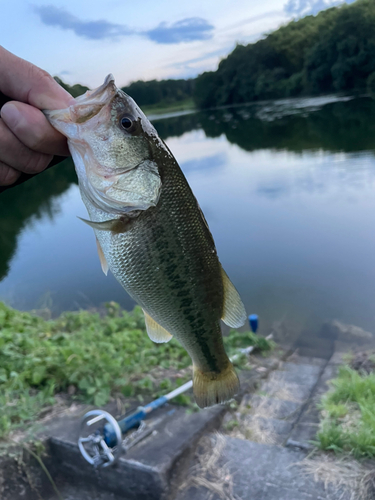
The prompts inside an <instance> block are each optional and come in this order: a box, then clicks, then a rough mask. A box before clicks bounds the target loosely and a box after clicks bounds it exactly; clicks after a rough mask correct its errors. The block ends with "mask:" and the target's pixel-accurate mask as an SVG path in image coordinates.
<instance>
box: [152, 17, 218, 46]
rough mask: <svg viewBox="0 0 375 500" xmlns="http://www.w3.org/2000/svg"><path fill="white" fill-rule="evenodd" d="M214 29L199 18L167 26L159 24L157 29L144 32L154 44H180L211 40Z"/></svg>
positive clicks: (183, 20)
mask: <svg viewBox="0 0 375 500" xmlns="http://www.w3.org/2000/svg"><path fill="white" fill-rule="evenodd" d="M213 29H214V27H213V26H212V24H209V23H208V22H207V21H206V20H205V19H202V18H200V17H189V18H187V19H182V21H177V22H175V23H173V24H172V25H170V26H168V25H167V23H160V24H159V26H158V27H157V28H154V29H152V30H149V31H146V32H145V35H147V36H148V38H150V40H153V41H154V42H156V43H181V42H192V41H195V40H207V39H209V38H212V30H213Z"/></svg>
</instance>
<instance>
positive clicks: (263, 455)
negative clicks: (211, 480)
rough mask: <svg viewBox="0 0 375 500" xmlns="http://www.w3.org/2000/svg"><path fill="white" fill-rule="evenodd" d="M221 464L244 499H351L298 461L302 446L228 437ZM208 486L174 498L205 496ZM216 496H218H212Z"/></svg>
mask: <svg viewBox="0 0 375 500" xmlns="http://www.w3.org/2000/svg"><path fill="white" fill-rule="evenodd" d="M224 450H225V451H224V453H223V456H222V458H221V464H227V467H228V468H229V472H230V473H231V475H232V477H233V484H234V487H233V490H234V494H235V495H236V496H237V498H239V499H241V500H252V499H254V500H339V499H341V500H349V498H350V496H349V495H348V494H346V493H344V492H343V491H337V490H336V491H335V490H330V489H328V490H326V489H325V487H324V485H323V484H322V483H320V482H316V481H315V480H314V478H313V477H312V476H309V475H306V474H304V473H303V471H302V469H301V467H300V466H298V463H299V462H301V461H302V460H303V458H304V457H305V456H306V454H305V452H303V451H301V450H293V449H290V448H282V447H279V446H269V445H264V444H259V443H254V442H250V441H245V440H241V439H236V438H226V446H225V449H224ZM208 493H209V492H208V491H207V489H206V488H194V489H193V488H191V489H190V490H188V491H186V492H183V493H180V494H179V496H177V497H176V499H175V500H204V499H206V498H207V494H208ZM212 498H213V499H215V500H217V499H218V498H220V497H218V496H213V497H212Z"/></svg>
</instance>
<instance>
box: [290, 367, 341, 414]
mask: <svg viewBox="0 0 375 500" xmlns="http://www.w3.org/2000/svg"><path fill="white" fill-rule="evenodd" d="M337 372H338V365H335V364H328V365H327V366H326V367H325V369H324V371H323V373H322V375H321V377H320V379H319V382H318V384H317V385H316V387H315V389H314V392H313V393H312V396H311V399H310V401H309V402H308V404H307V406H306V407H305V408H304V409H303V412H302V414H301V416H300V418H299V420H298V422H299V423H303V424H318V423H319V420H320V410H319V408H318V405H319V403H320V401H321V399H322V396H323V395H324V394H325V393H326V392H327V391H328V389H329V381H330V380H331V379H333V378H334V377H336V375H337Z"/></svg>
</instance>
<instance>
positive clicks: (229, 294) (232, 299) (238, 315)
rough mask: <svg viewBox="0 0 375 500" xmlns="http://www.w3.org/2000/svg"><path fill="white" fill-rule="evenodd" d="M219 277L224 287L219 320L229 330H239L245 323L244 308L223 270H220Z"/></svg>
mask: <svg viewBox="0 0 375 500" xmlns="http://www.w3.org/2000/svg"><path fill="white" fill-rule="evenodd" d="M221 275H222V277H223V285H224V306H223V316H222V318H221V319H222V320H223V321H224V323H225V324H226V325H228V326H230V327H231V328H239V327H240V326H242V325H243V324H244V323H245V321H246V311H245V307H244V305H243V303H242V300H241V297H240V296H239V293H238V292H237V290H236V289H235V287H234V285H233V283H232V282H231V280H230V279H229V278H228V275H227V273H226V272H225V271H224V269H223V268H221Z"/></svg>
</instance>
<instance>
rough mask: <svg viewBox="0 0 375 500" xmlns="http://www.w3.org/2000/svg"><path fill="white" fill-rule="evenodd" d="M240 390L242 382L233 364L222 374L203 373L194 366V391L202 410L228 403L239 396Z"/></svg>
mask: <svg viewBox="0 0 375 500" xmlns="http://www.w3.org/2000/svg"><path fill="white" fill-rule="evenodd" d="M239 388H240V382H239V380H238V377H237V374H236V372H235V370H234V368H233V365H232V363H229V364H228V366H227V368H225V370H223V371H222V372H220V373H214V372H202V371H201V370H200V369H199V368H197V367H196V366H195V365H194V366H193V391H194V396H195V401H196V403H197V405H198V406H199V407H200V408H206V407H207V406H212V405H216V404H218V403H224V402H225V401H228V400H229V399H231V398H232V397H233V396H234V395H235V394H237V392H238V391H239Z"/></svg>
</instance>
